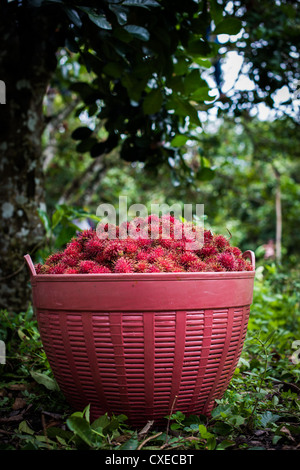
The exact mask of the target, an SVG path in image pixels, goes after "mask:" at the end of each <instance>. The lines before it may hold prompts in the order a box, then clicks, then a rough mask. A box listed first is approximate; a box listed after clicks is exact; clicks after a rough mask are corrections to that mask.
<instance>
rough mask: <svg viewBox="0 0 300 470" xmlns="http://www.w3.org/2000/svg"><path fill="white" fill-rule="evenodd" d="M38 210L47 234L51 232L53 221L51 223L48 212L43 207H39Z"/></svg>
mask: <svg viewBox="0 0 300 470" xmlns="http://www.w3.org/2000/svg"><path fill="white" fill-rule="evenodd" d="M37 212H38V214H39V217H40V219H41V221H42V224H43V225H44V227H45V230H46V232H47V234H49V233H50V232H51V223H50V220H49V217H48V215H47V213H46V212H45V211H43V210H42V209H38V210H37Z"/></svg>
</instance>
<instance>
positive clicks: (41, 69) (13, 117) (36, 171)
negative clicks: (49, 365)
mask: <svg viewBox="0 0 300 470" xmlns="http://www.w3.org/2000/svg"><path fill="white" fill-rule="evenodd" d="M22 10H23V9H22V8H21V7H20V8H19V9H15V8H14V9H11V10H9V9H8V10H7V11H6V17H5V18H3V14H1V17H2V18H1V19H0V41H1V51H0V74H1V77H0V78H1V80H3V81H4V82H5V84H6V104H4V105H1V106H0V155H1V160H0V168H1V175H2V176H1V188H0V197H1V200H0V219H1V244H0V259H1V261H0V263H1V264H0V279H1V284H0V308H6V309H7V310H8V311H14V312H19V311H22V310H25V309H26V308H27V307H28V303H29V301H30V299H31V293H30V285H29V276H28V272H27V269H26V268H25V264H24V258H23V257H24V255H25V254H26V253H33V252H34V251H35V250H36V248H37V247H38V245H39V244H41V242H42V240H43V236H44V232H43V227H42V224H41V221H40V219H39V215H38V208H39V207H41V205H42V204H43V201H44V193H43V174H42V157H41V155H42V152H41V136H42V133H43V129H44V119H43V97H44V95H45V92H46V89H47V86H48V84H49V81H50V78H51V75H52V73H53V71H54V70H55V67H56V58H55V51H56V49H57V42H56V41H55V40H54V39H55V28H54V21H51V20H49V18H45V16H44V15H41V14H40V17H39V16H38V14H36V13H33V11H32V10H30V11H28V10H24V11H22Z"/></svg>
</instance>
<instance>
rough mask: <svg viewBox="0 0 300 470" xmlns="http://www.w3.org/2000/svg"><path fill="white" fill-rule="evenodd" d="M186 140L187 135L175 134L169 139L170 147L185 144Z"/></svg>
mask: <svg viewBox="0 0 300 470" xmlns="http://www.w3.org/2000/svg"><path fill="white" fill-rule="evenodd" d="M188 140H189V137H188V136H186V135H183V134H177V135H175V137H174V138H173V139H172V140H171V145H172V147H181V146H182V145H184V144H186V142H187V141H188Z"/></svg>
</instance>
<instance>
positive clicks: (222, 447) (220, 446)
mask: <svg viewBox="0 0 300 470" xmlns="http://www.w3.org/2000/svg"><path fill="white" fill-rule="evenodd" d="M233 445H235V442H234V441H228V440H227V439H224V440H223V441H222V442H220V444H218V445H217V447H216V450H225V449H227V448H228V447H231V446H233Z"/></svg>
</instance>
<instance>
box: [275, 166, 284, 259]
mask: <svg viewBox="0 0 300 470" xmlns="http://www.w3.org/2000/svg"><path fill="white" fill-rule="evenodd" d="M274 171H275V177H276V189H275V209H276V244H275V247H276V248H275V255H276V261H277V263H281V239H282V209H281V188H280V174H279V172H278V171H277V170H276V169H274Z"/></svg>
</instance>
